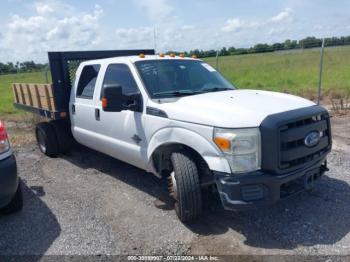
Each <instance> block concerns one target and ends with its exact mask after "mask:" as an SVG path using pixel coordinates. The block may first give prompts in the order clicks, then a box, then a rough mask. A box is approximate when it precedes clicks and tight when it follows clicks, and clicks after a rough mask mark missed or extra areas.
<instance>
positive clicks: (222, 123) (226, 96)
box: [70, 56, 314, 173]
mask: <svg viewBox="0 0 350 262" xmlns="http://www.w3.org/2000/svg"><path fill="white" fill-rule="evenodd" d="M147 59H148V60H154V59H161V58H160V57H159V56H147V57H146V58H139V57H136V56H133V57H118V58H110V59H103V60H93V61H88V62H83V63H81V65H80V66H79V69H78V70H77V76H76V82H75V84H74V88H73V89H72V93H71V99H70V117H71V121H72V126H71V127H72V133H73V136H74V138H75V139H76V140H77V141H78V142H79V143H81V144H83V145H85V146H88V147H90V148H93V149H95V150H97V151H100V152H102V153H105V154H107V155H110V156H112V157H114V158H117V159H120V160H122V161H125V162H128V163H130V164H132V165H135V166H137V167H139V168H142V169H144V170H147V171H149V172H153V173H156V171H155V170H154V168H153V165H152V153H153V152H154V151H155V150H156V149H157V148H158V147H159V146H161V145H164V144H170V143H179V144H184V145H186V146H188V147H191V148H192V149H193V150H195V151H197V152H198V153H199V154H200V155H201V156H202V157H203V158H204V159H205V161H206V162H207V164H208V166H209V168H210V169H211V170H213V171H218V172H226V173H230V166H229V164H228V162H227V160H226V159H225V157H224V155H223V153H222V152H221V151H220V150H219V148H218V147H217V146H216V145H215V143H214V142H213V129H214V127H225V128H242V127H258V126H259V125H260V123H261V121H262V120H263V119H264V118H265V117H266V116H268V115H269V114H272V113H278V112H283V111H288V110H293V109H297V108H302V107H308V106H312V105H314V103H313V102H311V101H308V100H306V99H303V98H299V97H296V96H292V95H288V94H281V93H275V92H268V91H256V90H233V91H222V92H211V93H206V94H198V95H193V96H187V97H180V98H172V99H160V100H156V99H151V98H150V97H149V95H148V93H147V91H146V88H145V86H144V84H143V82H142V80H141V78H140V76H139V74H138V72H137V69H136V67H135V65H134V62H136V61H139V60H147ZM173 59H175V58H173ZM176 59H179V58H176ZM182 59H187V60H193V59H190V58H182ZM96 64H99V65H101V69H100V72H99V76H98V79H97V81H96V87H95V92H94V97H93V99H92V100H87V99H81V98H77V97H76V95H75V94H76V91H77V85H78V81H79V76H80V73H81V71H82V68H83V67H84V66H85V65H96ZM110 64H125V65H127V66H128V67H129V69H130V71H131V72H132V75H133V77H134V79H135V81H136V83H137V86H138V88H139V90H140V92H141V94H142V97H143V113H142V112H133V111H129V110H125V111H122V112H104V111H103V109H102V103H101V89H102V82H103V79H104V75H105V72H106V69H107V67H108V65H110ZM72 105H75V110H76V112H75V114H73V112H72ZM147 106H150V107H153V108H158V109H160V110H162V111H164V112H165V113H166V114H167V115H168V118H162V117H156V116H152V115H148V114H146V113H145V112H146V107H147ZM96 109H99V112H100V119H101V120H100V121H96V120H95V112H94V111H95V110H96ZM134 135H137V136H138V137H139V138H140V139H141V140H140V143H135V141H134V140H133V139H132V137H133V136H134Z"/></svg>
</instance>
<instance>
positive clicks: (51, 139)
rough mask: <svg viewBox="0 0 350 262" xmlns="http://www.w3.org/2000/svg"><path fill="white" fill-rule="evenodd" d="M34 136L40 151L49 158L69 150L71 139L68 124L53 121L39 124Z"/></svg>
mask: <svg viewBox="0 0 350 262" xmlns="http://www.w3.org/2000/svg"><path fill="white" fill-rule="evenodd" d="M35 134H36V140H37V142H38V145H39V149H40V151H41V152H42V153H44V154H45V155H47V156H49V157H56V156H57V155H59V154H66V153H68V152H69V150H70V148H71V145H72V138H71V134H70V127H69V123H68V122H65V121H60V120H54V121H51V122H42V123H39V124H38V125H37V126H36V130H35Z"/></svg>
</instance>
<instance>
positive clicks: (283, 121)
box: [32, 54, 332, 222]
mask: <svg viewBox="0 0 350 262" xmlns="http://www.w3.org/2000/svg"><path fill="white" fill-rule="evenodd" d="M67 56H72V54H68V55H67ZM61 60H62V59H61ZM61 60H60V59H58V60H57V61H61ZM53 69H54V67H52V66H51V71H52V72H53V74H55V72H56V71H55V70H53ZM55 79H56V80H57V81H56V80H55ZM53 82H54V87H55V85H56V96H57V94H59V93H60V92H61V91H62V90H61V89H60V91H57V89H58V86H59V85H61V84H62V82H63V81H62V80H61V79H60V78H55V77H53ZM68 89H69V95H68V96H66V98H65V99H63V98H64V97H65V96H63V98H62V97H60V98H59V99H58V97H56V98H55V97H54V98H55V101H56V104H57V102H59V101H61V102H62V101H64V103H66V104H67V111H69V115H67V117H66V118H65V119H60V120H57V119H56V120H53V121H50V122H46V123H41V124H39V125H38V127H37V131H36V132H37V138H38V143H39V146H40V148H41V150H42V151H43V152H44V153H45V154H47V155H49V156H53V155H57V154H59V153H64V152H66V151H67V150H68V149H69V135H68V134H69V133H70V132H71V134H72V135H73V137H74V139H75V140H76V141H77V142H79V143H81V144H83V145H85V146H87V147H90V148H92V149H94V150H97V151H99V152H102V153H104V154H107V155H110V156H112V157H114V158H116V159H119V160H122V161H124V162H127V163H129V164H131V165H134V166H136V167H138V168H141V169H144V170H146V171H147V172H151V173H153V174H155V175H156V176H158V177H160V178H165V179H167V181H168V186H169V194H170V195H171V196H172V197H173V199H174V203H175V211H176V213H177V215H178V217H179V219H180V220H181V221H183V222H189V221H193V220H195V219H197V218H199V217H200V214H201V212H202V207H203V202H202V201H203V198H202V194H203V192H204V189H205V188H210V189H211V190H212V191H214V192H216V193H217V194H219V196H220V199H221V202H222V205H223V207H224V208H225V209H228V210H244V209H250V208H257V207H264V206H268V205H272V204H274V203H276V202H277V201H279V200H281V199H285V198H287V197H289V196H291V195H294V194H296V193H298V192H301V191H303V190H311V189H312V188H313V186H314V182H315V181H316V180H318V179H319V178H320V177H321V176H322V175H323V174H324V173H325V171H327V170H328V168H327V161H326V157H327V154H328V153H329V152H330V150H331V144H332V141H331V128H330V119H329V114H328V112H327V110H326V109H324V108H323V107H321V106H318V105H316V104H315V103H313V102H311V101H309V100H306V99H303V98H300V97H297V96H293V95H289V94H283V93H276V92H269V91H260V90H244V89H238V88H236V87H235V86H234V85H232V84H231V83H230V82H229V81H227V80H226V79H225V78H224V77H223V76H222V75H221V74H220V73H219V72H218V71H217V70H216V69H214V68H213V67H211V66H210V65H209V64H207V63H205V62H204V61H202V60H200V59H197V58H185V57H184V56H175V55H154V54H146V55H145V54H140V55H131V56H118V57H111V58H105V59H87V61H84V62H82V63H80V65H79V67H78V69H77V71H76V74H75V80H74V81H73V82H72V85H71V87H70V88H67V90H68ZM53 93H55V92H53ZM61 93H62V92H61ZM32 100H33V99H32ZM64 108H65V107H64ZM58 113H59V112H51V115H53V116H55V115H57V114H58ZM62 113H65V112H61V113H60V115H64V114H62Z"/></svg>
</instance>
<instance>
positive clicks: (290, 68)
mask: <svg viewBox="0 0 350 262" xmlns="http://www.w3.org/2000/svg"><path fill="white" fill-rule="evenodd" d="M205 60H206V61H207V62H208V63H210V64H211V65H213V66H215V64H216V60H215V58H208V59H205ZM319 64H320V50H319V49H308V50H293V51H282V52H274V53H263V54H252V55H239V56H226V57H219V70H220V72H221V73H222V74H223V75H224V76H225V77H226V78H227V79H228V80H230V81H231V82H232V83H234V84H235V85H236V86H237V87H239V88H257V89H265V90H272V91H282V92H288V93H293V94H298V95H302V96H307V97H309V98H310V96H312V94H316V91H315V90H316V89H317V86H318V76H319ZM323 70H324V71H323V72H324V74H323V84H322V87H323V90H324V91H326V93H329V92H330V91H333V92H342V91H344V90H347V91H350V46H346V47H336V48H326V49H325V54H324V68H323Z"/></svg>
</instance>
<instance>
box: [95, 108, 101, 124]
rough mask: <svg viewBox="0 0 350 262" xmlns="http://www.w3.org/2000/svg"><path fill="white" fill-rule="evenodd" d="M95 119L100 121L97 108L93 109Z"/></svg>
mask: <svg viewBox="0 0 350 262" xmlns="http://www.w3.org/2000/svg"><path fill="white" fill-rule="evenodd" d="M95 119H96V120H97V121H100V109H98V108H96V109H95Z"/></svg>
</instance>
